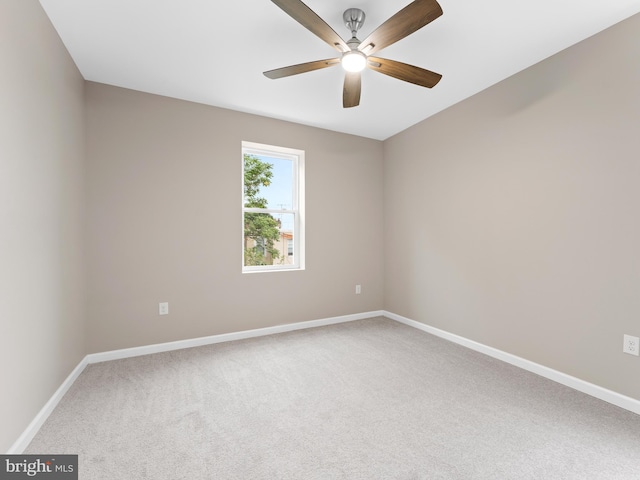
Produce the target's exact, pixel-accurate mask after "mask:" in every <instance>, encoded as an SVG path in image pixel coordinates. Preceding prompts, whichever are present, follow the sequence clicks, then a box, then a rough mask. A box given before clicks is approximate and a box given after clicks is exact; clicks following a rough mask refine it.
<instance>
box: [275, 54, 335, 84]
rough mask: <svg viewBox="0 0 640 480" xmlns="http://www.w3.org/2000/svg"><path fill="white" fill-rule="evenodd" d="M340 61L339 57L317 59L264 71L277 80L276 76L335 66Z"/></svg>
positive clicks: (287, 75) (280, 76)
mask: <svg viewBox="0 0 640 480" xmlns="http://www.w3.org/2000/svg"><path fill="white" fill-rule="evenodd" d="M339 63H340V59H339V58H329V59H327V60H316V61H315V62H307V63H300V64H298V65H290V66H288V67H282V68H276V69H275V70H269V71H268V72H264V75H265V76H266V77H269V78H271V79H273V80H275V79H276V78H282V77H289V76H291V75H298V74H299V73H306V72H312V71H314V70H320V69H321V68H327V67H333V66H334V65H338V64H339Z"/></svg>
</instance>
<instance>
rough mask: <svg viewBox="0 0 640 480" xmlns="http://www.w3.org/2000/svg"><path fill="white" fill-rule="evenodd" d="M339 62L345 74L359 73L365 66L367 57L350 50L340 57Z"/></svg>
mask: <svg viewBox="0 0 640 480" xmlns="http://www.w3.org/2000/svg"><path fill="white" fill-rule="evenodd" d="M340 62H341V63H342V68H344V69H345V70H346V71H347V72H352V73H355V72H361V71H362V70H364V67H366V66H367V57H366V56H365V55H364V53H362V52H359V51H357V50H355V51H354V50H352V51H350V52H347V53H345V54H344V55H342V59H341V60H340Z"/></svg>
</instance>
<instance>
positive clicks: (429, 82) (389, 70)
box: [367, 57, 442, 88]
mask: <svg viewBox="0 0 640 480" xmlns="http://www.w3.org/2000/svg"><path fill="white" fill-rule="evenodd" d="M367 67H369V68H370V69H371V70H375V71H376V72H380V73H384V74H385V75H389V76H390V77H394V78H397V79H398V80H404V81H405V82H409V83H414V84H416V85H420V86H421V87H427V88H432V87H434V86H435V85H436V84H437V83H438V82H439V81H440V79H441V78H442V75H440V74H439V73H436V72H432V71H430V70H425V69H424V68H420V67H416V66H414V65H409V64H407V63H402V62H396V61H395V60H387V59H386V58H380V57H368V58H367Z"/></svg>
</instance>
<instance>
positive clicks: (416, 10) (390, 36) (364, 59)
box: [264, 0, 442, 108]
mask: <svg viewBox="0 0 640 480" xmlns="http://www.w3.org/2000/svg"><path fill="white" fill-rule="evenodd" d="M271 1H272V2H273V3H275V4H276V5H277V6H279V7H280V8H281V9H282V10H284V11H285V12H286V13H287V14H289V16H291V17H292V18H293V19H294V20H296V21H297V22H298V23H300V24H301V25H302V26H304V27H306V28H307V29H309V30H310V31H311V32H312V33H314V34H315V35H317V36H318V37H320V39H321V40H324V41H325V42H326V43H328V44H329V45H331V46H332V47H333V48H335V49H336V50H338V52H340V53H341V54H342V56H341V57H336V58H329V59H327V60H317V61H315V62H308V63H301V64H298V65H291V66H289V67H283V68H277V69H275V70H269V71H267V72H264V74H265V75H266V76H267V77H269V78H272V79H276V78H282V77H288V76H290V75H297V74H299V73H306V72H311V71H313V70H319V69H321V68H327V67H332V66H334V65H338V64H342V66H343V68H344V69H345V70H346V74H345V79H344V88H343V91H342V106H343V107H344V108H349V107H357V106H358V105H359V104H360V91H361V77H360V72H361V71H362V70H364V69H365V67H366V68H370V69H371V70H375V71H376V72H380V73H384V74H385V75H389V76H391V77H394V78H397V79H399V80H403V81H405V82H410V83H413V84H416V85H420V86H422V87H427V88H432V87H434V86H435V85H436V84H437V83H438V82H439V81H440V79H441V78H442V75H440V74H439V73H435V72H431V71H429V70H425V69H424V68H420V67H416V66H414V65H408V64H406V63H402V62H396V61H395V60H388V59H386V58H380V57H374V56H373V54H374V53H376V52H377V51H378V50H382V49H383V48H385V47H388V46H389V45H391V44H393V43H395V42H397V41H398V40H401V39H403V38H404V37H406V36H408V35H411V34H412V33H413V32H415V31H417V30H419V29H420V28H422V27H424V26H425V25H427V24H428V23H430V22H432V21H433V20H435V19H436V18H438V17H439V16H440V15H442V8H441V7H440V5H439V4H438V2H437V1H436V0H415V1H413V2H411V3H410V4H409V5H407V6H406V7H405V8H403V9H402V10H400V11H399V12H398V13H396V14H395V15H393V16H392V17H391V18H389V19H388V20H387V21H386V22H384V23H383V24H382V25H380V26H379V27H378V28H377V29H376V30H375V31H374V32H373V33H371V35H369V36H368V37H367V38H365V39H364V40H363V41H360V40H358V38H356V35H357V33H358V30H359V29H360V27H362V24H363V23H364V19H365V14H364V12H363V11H362V10H360V9H359V8H349V9H347V10H346V11H345V12H344V14H343V16H342V18H343V20H344V22H345V25H346V26H347V28H348V29H349V30H350V31H351V40H349V41H348V42H345V41H344V40H343V39H342V38H341V37H340V36H339V35H338V34H337V33H336V32H335V31H334V30H333V29H332V28H331V27H330V26H329V25H328V24H327V23H326V22H325V21H324V20H322V18H320V17H319V16H318V15H317V14H316V13H315V12H314V11H313V10H311V9H310V8H309V7H308V6H306V5H305V4H304V3H302V1H301V0H271Z"/></svg>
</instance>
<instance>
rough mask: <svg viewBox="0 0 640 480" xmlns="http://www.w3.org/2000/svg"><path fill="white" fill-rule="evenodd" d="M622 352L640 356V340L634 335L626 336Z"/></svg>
mask: <svg viewBox="0 0 640 480" xmlns="http://www.w3.org/2000/svg"><path fill="white" fill-rule="evenodd" d="M622 351H623V352H624V353H628V354H629V355H635V356H636V357H637V356H640V338H638V337H634V336H633V335H625V336H624V343H623V344H622Z"/></svg>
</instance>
